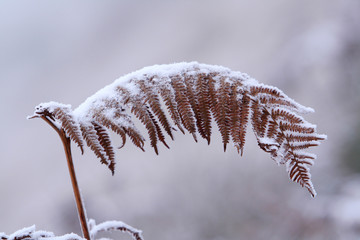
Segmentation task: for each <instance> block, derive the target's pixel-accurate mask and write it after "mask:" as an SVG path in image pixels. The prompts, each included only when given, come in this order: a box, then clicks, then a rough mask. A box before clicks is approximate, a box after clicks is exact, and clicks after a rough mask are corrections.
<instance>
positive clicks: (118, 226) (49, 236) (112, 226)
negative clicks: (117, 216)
mask: <svg viewBox="0 0 360 240" xmlns="http://www.w3.org/2000/svg"><path fill="white" fill-rule="evenodd" d="M89 228H90V235H91V239H92V240H95V239H96V235H97V234H98V233H100V232H111V231H120V232H126V233H128V234H130V235H131V236H132V237H133V239H134V240H144V238H143V237H142V235H141V230H138V229H136V228H134V227H132V226H130V225H128V224H126V223H124V222H121V221H106V222H103V223H100V224H98V225H96V223H95V220H93V219H91V220H89ZM0 239H1V240H86V239H85V238H83V237H80V236H79V235H77V234H75V233H69V234H65V235H62V236H55V235H54V233H52V232H47V231H36V227H35V225H33V226H31V227H26V228H23V229H20V230H18V231H16V232H14V233H12V234H10V235H6V234H5V233H2V232H0Z"/></svg>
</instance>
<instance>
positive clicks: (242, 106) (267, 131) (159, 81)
mask: <svg viewBox="0 0 360 240" xmlns="http://www.w3.org/2000/svg"><path fill="white" fill-rule="evenodd" d="M165 109H166V110H167V111H165ZM166 112H167V113H168V116H169V117H167V115H166ZM309 112H313V110H312V109H311V108H307V107H304V106H302V105H300V104H298V103H297V102H295V101H294V100H292V99H291V98H289V97H288V96H286V95H285V94H284V93H283V92H282V91H281V90H279V89H277V88H275V87H271V86H267V85H264V84H261V83H258V82H257V81H256V80H254V79H252V78H250V77H249V76H247V75H246V74H242V73H240V72H234V71H231V70H229V69H227V68H224V67H220V66H211V65H205V64H199V63H197V62H192V63H178V64H170V65H156V66H152V67H147V68H144V69H142V70H139V71H137V72H133V73H131V74H128V75H125V76H123V77H121V78H119V79H117V80H116V81H115V82H114V83H113V84H111V85H108V86H106V87H105V88H103V89H101V90H100V91H98V92H97V93H96V94H94V95H93V96H91V97H89V98H88V99H87V100H86V101H85V102H84V103H82V104H81V105H80V106H79V107H78V108H76V109H75V110H74V111H72V110H71V108H70V106H69V105H64V104H60V103H55V102H50V103H43V104H40V105H39V106H37V107H36V110H35V116H45V117H46V118H48V119H49V120H51V121H53V122H56V123H58V126H59V128H62V129H64V131H65V132H66V134H67V135H68V137H69V138H70V139H71V140H73V141H74V142H75V143H76V144H77V145H78V146H79V147H80V148H81V150H82V149H83V142H84V141H85V142H86V143H87V145H88V146H89V147H90V149H91V150H92V151H93V152H94V153H95V155H96V156H97V157H98V158H100V161H101V163H103V164H106V165H107V166H108V167H109V168H110V170H111V171H112V172H113V171H114V166H115V154H114V151H113V147H112V144H111V141H110V137H109V134H108V132H107V129H109V130H112V131H113V132H115V133H117V134H118V135H120V137H121V139H122V142H123V145H124V144H125V142H126V137H130V139H131V141H132V142H133V143H134V144H135V145H136V146H137V147H139V148H140V149H142V150H144V149H143V146H144V141H145V139H144V137H143V136H142V135H141V134H140V132H139V131H138V130H137V128H136V127H135V125H134V123H133V121H132V117H133V116H135V117H136V118H138V119H139V120H140V122H141V123H142V124H143V125H144V126H145V128H146V130H147V132H148V136H149V139H150V145H151V147H153V148H154V150H155V152H156V153H158V147H157V145H158V143H159V142H162V143H163V144H164V145H165V146H166V147H168V144H167V142H166V136H165V135H167V136H169V137H170V138H171V139H173V134H174V133H173V131H174V130H175V129H179V130H180V131H181V132H183V133H185V131H187V132H189V133H190V134H192V135H193V137H194V139H195V141H197V134H199V135H200V137H201V138H203V139H205V140H206V141H207V142H208V143H210V138H211V133H212V126H211V123H212V120H214V122H215V123H216V125H217V127H218V129H219V132H220V134H221V137H222V142H223V147H224V151H225V150H226V147H227V144H229V143H230V142H231V141H232V143H233V144H234V146H235V147H236V149H237V150H238V152H240V153H241V154H242V153H243V148H244V144H245V136H246V127H247V125H248V123H249V122H251V125H252V128H253V131H254V134H255V136H256V138H257V142H258V145H259V147H260V148H261V149H263V150H264V151H265V152H268V153H269V154H270V156H271V157H272V158H273V159H274V160H275V161H276V162H277V163H278V164H285V165H286V168H287V172H288V174H289V177H290V179H291V180H293V181H294V182H298V183H299V184H300V185H301V186H303V187H306V188H307V189H308V190H309V192H310V193H311V194H312V196H315V194H316V192H315V190H314V187H313V185H312V182H311V175H310V172H309V166H311V165H312V164H313V160H314V159H315V155H313V154H310V153H307V152H305V150H307V149H308V148H309V147H313V146H317V145H319V141H321V140H324V139H325V138H326V136H325V135H320V134H317V133H316V126H315V125H312V124H310V123H308V122H307V121H306V120H305V119H304V118H303V117H302V116H301V115H300V114H305V113H309ZM168 118H170V119H171V121H170V120H169V119H168Z"/></svg>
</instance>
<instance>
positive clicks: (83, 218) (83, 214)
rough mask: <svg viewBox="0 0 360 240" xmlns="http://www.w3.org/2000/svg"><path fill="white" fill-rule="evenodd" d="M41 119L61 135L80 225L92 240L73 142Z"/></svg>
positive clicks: (52, 125) (49, 122) (53, 125)
mask: <svg viewBox="0 0 360 240" xmlns="http://www.w3.org/2000/svg"><path fill="white" fill-rule="evenodd" d="M41 118H42V119H43V120H45V122H47V123H48V124H49V125H50V126H51V127H52V128H53V129H54V130H55V131H56V132H57V133H58V134H59V137H60V139H61V142H62V143H63V146H64V151H65V155H66V160H67V165H68V168H69V174H70V178H71V184H72V188H73V191H74V196H75V201H76V206H77V210H78V215H79V221H80V225H81V228H82V233H83V237H84V238H86V239H87V240H91V239H90V233H89V229H88V223H87V218H86V211H85V206H84V204H83V201H82V198H81V194H80V189H79V185H78V181H77V178H76V174H75V168H74V163H73V160H72V154H71V140H70V138H69V137H67V136H66V134H65V132H64V130H63V129H59V128H58V127H56V126H55V124H54V123H53V122H52V121H50V120H49V119H48V118H47V117H45V116H41Z"/></svg>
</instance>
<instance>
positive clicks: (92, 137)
mask: <svg viewBox="0 0 360 240" xmlns="http://www.w3.org/2000/svg"><path fill="white" fill-rule="evenodd" d="M80 129H81V132H82V135H83V138H84V139H85V141H86V144H87V145H88V147H89V148H90V149H91V150H92V151H93V152H94V153H95V155H96V156H97V157H98V158H100V162H101V163H102V164H105V165H106V166H108V167H109V168H110V170H111V171H112V172H113V170H112V169H111V167H110V164H111V161H109V160H108V157H107V155H106V152H105V150H104V148H103V146H102V144H101V143H100V141H99V136H98V133H97V131H96V129H95V125H94V124H93V123H88V124H83V123H81V124H80Z"/></svg>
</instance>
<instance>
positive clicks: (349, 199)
mask: <svg viewBox="0 0 360 240" xmlns="http://www.w3.org/2000/svg"><path fill="white" fill-rule="evenodd" d="M359 13H360V1H358V0H343V1H340V0H339V1H335V0H334V1H328V0H315V1H310V0H309V1H307V0H305V1H288V0H274V1H260V0H252V1H250V0H241V1H240V0H232V1H227V0H225V1H206V0H201V1H187V0H181V1H180V0H179V1H175V0H174V1H160V0H159V1H145V0H142V1H134V0H132V1H130V0H122V1H111V0H106V1H45V0H44V1H0V81H1V82H0V83H1V87H0V108H1V118H0V126H1V140H0V141H1V142H0V156H1V158H0V232H5V233H7V234H10V233H12V232H14V231H16V230H18V229H20V228H23V227H26V226H31V225H33V224H36V226H37V229H43V230H47V231H53V232H54V233H55V234H56V235H63V234H65V233H70V232H75V233H78V234H80V233H81V232H80V227H79V224H78V218H77V215H76V210H75V203H74V200H73V193H72V189H71V183H70V179H69V176H68V172H67V171H68V170H67V166H66V161H65V155H64V152H63V149H62V145H61V142H60V140H59V138H58V136H57V135H56V133H55V132H54V131H53V130H52V129H51V128H50V127H49V126H48V125H47V124H46V123H45V122H43V121H41V120H31V121H28V120H26V116H27V115H31V114H32V113H33V110H34V107H35V106H36V105H37V104H39V103H40V102H47V101H51V100H53V101H58V102H62V103H67V104H72V106H73V108H75V107H77V106H78V105H79V104H80V103H81V102H83V101H84V100H85V99H86V98H87V97H88V96H90V95H92V94H93V93H95V92H96V91H97V90H98V89H100V88H102V87H104V86H105V85H107V84H110V83H112V82H113V81H114V80H115V79H116V78H118V77H120V76H122V75H124V74H126V73H129V72H131V71H135V70H137V69H140V68H142V67H145V66H150V65H153V64H162V63H174V62H181V61H198V62H201V63H207V64H217V65H223V66H226V67H229V68H231V69H232V70H236V71H242V72H246V73H248V74H249V75H251V76H252V77H254V78H256V79H258V80H259V81H260V82H263V83H265V84H269V85H274V86H277V87H279V88H280V89H282V90H283V91H284V92H285V93H286V94H287V95H289V96H290V97H292V98H293V99H295V100H296V101H298V102H300V103H301V104H303V105H305V106H310V107H313V108H315V110H316V112H315V113H314V114H310V115H308V116H305V117H306V119H308V121H310V122H313V123H315V124H317V125H318V132H319V133H325V134H327V135H328V140H327V141H325V142H323V144H322V145H320V146H319V147H317V148H315V149H313V151H312V152H313V153H315V154H317V155H318V159H317V160H316V164H315V165H314V166H313V167H312V169H311V172H312V175H313V182H314V185H315V187H316V189H317V192H318V196H317V197H316V198H315V199H312V198H311V197H310V194H309V193H308V192H307V191H306V190H305V189H303V188H301V187H300V186H299V185H298V184H295V183H292V182H291V181H290V180H289V179H288V176H287V173H286V171H285V168H284V166H280V167H279V166H277V165H276V164H275V163H274V162H273V161H272V160H271V159H270V157H269V156H268V155H267V154H265V153H263V152H262V150H260V149H259V148H258V147H257V145H256V141H255V139H254V137H253V136H252V133H251V131H249V133H248V136H247V143H246V146H245V153H244V155H243V157H240V156H239V155H238V154H237V152H236V151H235V149H232V148H231V147H229V150H228V151H227V152H226V153H224V152H223V151H222V144H221V140H220V139H219V137H218V135H216V134H215V135H214V136H213V140H212V143H211V145H210V146H207V144H206V143H205V141H200V143H197V144H195V142H194V141H193V140H192V137H191V136H189V135H184V136H183V135H181V134H180V133H178V134H176V140H175V141H174V142H169V144H170V148H171V149H170V150H167V149H165V148H160V155H159V156H156V155H155V154H154V152H153V150H152V149H151V148H150V146H149V144H147V145H146V150H147V151H146V152H145V153H143V152H141V151H139V150H138V149H136V148H135V147H134V146H132V145H131V144H130V143H129V142H128V144H127V145H126V146H125V147H124V148H123V149H121V150H119V151H117V152H116V153H117V165H116V166H117V169H116V173H115V176H111V173H110V171H109V170H108V169H106V167H104V166H103V165H101V164H100V163H99V161H98V160H97V159H96V157H95V156H94V155H93V154H92V152H91V151H90V150H88V149H86V154H84V155H83V156H82V155H80V151H79V150H78V149H77V148H76V147H75V145H73V155H74V158H75V165H76V169H77V174H78V177H79V183H80V186H81V189H82V194H83V196H84V198H85V204H86V207H87V213H88V217H90V218H94V219H96V221H97V222H102V221H105V220H113V219H115V220H122V221H124V222H126V223H128V224H130V225H133V226H134V227H136V228H139V229H142V230H143V234H144V237H145V238H146V239H179V240H188V239H189V240H190V239H198V240H227V239H229V240H230V239H231V240H234V239H274V240H275V239H286V240H289V239H360V175H359V173H360V162H359V156H360V150H359V146H360V114H359V112H360V109H359V108H360V107H359V106H360V97H359V95H360V14H359ZM114 141H115V142H116V143H118V142H119V141H118V138H116V137H115V138H114ZM119 237H121V239H130V237H128V236H127V235H119Z"/></svg>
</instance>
